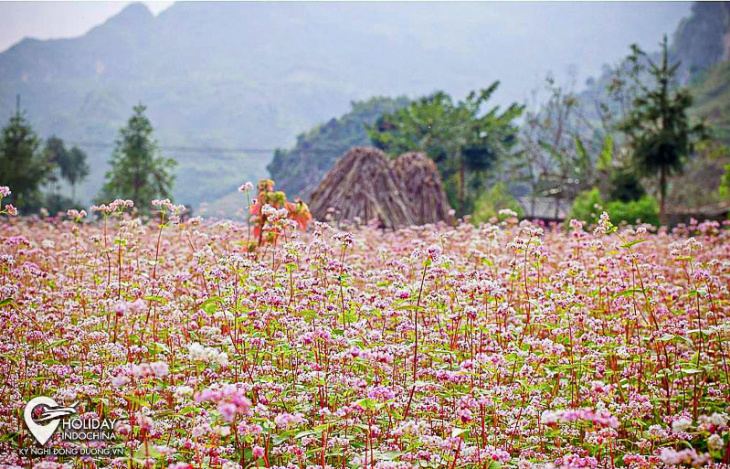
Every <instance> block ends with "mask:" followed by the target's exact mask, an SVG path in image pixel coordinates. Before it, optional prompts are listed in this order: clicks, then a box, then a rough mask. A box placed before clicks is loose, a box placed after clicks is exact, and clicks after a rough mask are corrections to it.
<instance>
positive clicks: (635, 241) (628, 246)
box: [621, 239, 649, 249]
mask: <svg viewBox="0 0 730 469" xmlns="http://www.w3.org/2000/svg"><path fill="white" fill-rule="evenodd" d="M646 241H649V240H648V239H636V240H634V241H631V242H630V243H626V244H622V245H621V247H622V248H624V249H628V248H630V247H633V246H636V245H637V244H641V243H645V242H646Z"/></svg>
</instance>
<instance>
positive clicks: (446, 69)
mask: <svg viewBox="0 0 730 469" xmlns="http://www.w3.org/2000/svg"><path fill="white" fill-rule="evenodd" d="M688 11H689V4H686V3H656V4H653V3H638V4H630V3H591V4H583V3H513V4H505V3H448V4H447V3H374V4H372V3H370V4H367V3H274V2H272V3H262V2H251V3H190V2H185V3H178V4H175V5H173V6H172V7H170V8H169V9H168V10H166V11H164V12H162V13H161V14H160V15H158V16H157V17H154V16H153V15H152V14H151V13H150V12H149V10H148V9H147V8H146V7H145V6H144V5H142V4H133V5H130V6H129V7H127V8H125V9H124V10H123V11H122V12H120V13H119V14H118V15H116V16H114V17H113V18H111V19H109V20H108V21H107V22H105V23H104V24H102V25H100V26H98V27H96V28H94V29H92V30H91V31H89V32H88V33H87V34H85V35H84V36H81V37H78V38H73V39H58V40H44V41H40V40H35V39H25V40H23V41H21V42H19V43H18V44H16V45H14V46H13V47H11V48H10V49H8V50H6V51H4V52H3V53H1V54H0V119H2V121H3V122H5V121H7V119H8V117H9V115H10V114H11V113H12V112H14V105H15V96H16V94H20V95H21V96H22V107H23V109H25V110H27V113H28V117H29V118H30V120H31V121H32V122H33V124H34V125H35V127H36V129H37V131H38V132H39V134H40V135H41V136H42V137H49V136H51V135H53V134H55V135H58V136H60V137H62V138H64V139H65V140H66V141H68V142H75V143H79V144H80V145H81V146H82V148H84V149H86V150H87V151H88V152H89V154H90V163H91V166H92V174H91V176H90V178H89V180H88V182H87V183H86V184H85V185H84V187H82V188H81V190H80V191H79V194H80V195H81V196H82V197H83V198H84V200H85V201H88V200H89V199H90V198H91V197H93V196H94V195H96V193H97V191H98V188H99V186H100V185H101V181H102V178H103V174H104V172H105V171H106V160H107V159H108V157H109V154H110V153H111V150H112V144H113V142H114V139H115V138H116V136H117V132H118V129H119V128H120V127H121V126H122V125H123V124H124V122H125V120H126V119H127V117H128V116H129V115H130V114H131V108H132V106H133V105H135V104H136V103H138V102H142V103H144V104H145V105H147V106H148V115H149V116H150V118H151V120H152V122H153V125H155V127H156V136H157V138H158V140H159V141H160V144H161V146H162V147H163V149H164V150H165V154H166V155H167V156H172V157H174V158H176V159H177V160H178V161H179V163H180V166H179V167H178V169H177V173H178V180H177V183H176V198H177V200H178V201H179V202H183V203H190V204H192V205H194V206H197V204H198V203H199V202H201V201H212V200H216V199H218V198H219V197H221V196H223V195H224V194H227V193H230V192H231V191H232V190H234V189H235V187H237V185H238V184H240V183H241V182H242V181H244V180H246V179H256V178H259V177H264V176H266V175H267V173H266V169H265V167H266V165H267V164H268V163H269V162H270V161H271V158H272V154H273V152H272V151H269V150H271V149H273V148H276V147H289V146H291V145H292V144H294V142H295V137H296V136H297V135H299V134H300V133H301V132H303V131H305V130H307V129H309V128H312V127H313V126H314V125H316V124H318V123H322V122H327V121H328V120H329V119H331V118H332V116H337V115H342V114H343V113H345V112H346V111H347V110H348V109H349V107H350V103H351V102H352V101H358V100H364V99H368V98H370V97H371V96H378V95H385V96H400V95H406V96H409V97H415V96H418V95H422V94H426V93H430V92H433V91H435V90H437V89H442V90H445V91H447V92H449V93H451V94H453V95H455V96H462V95H464V94H466V93H467V92H468V91H470V90H472V89H476V88H479V87H483V86H486V85H487V84H489V83H491V82H492V81H493V80H496V79H500V80H501V81H502V86H501V87H500V92H499V93H498V95H497V96H496V99H497V101H499V102H500V103H502V104H508V103H509V102H511V101H515V100H516V101H523V100H525V99H527V98H528V97H529V94H530V90H531V89H532V88H534V87H536V86H537V85H538V84H539V83H540V79H541V77H542V75H543V74H544V73H545V72H547V71H548V70H554V71H556V72H558V73H562V72H565V70H566V69H567V67H568V66H569V65H571V64H580V68H578V77H579V78H580V77H586V76H588V75H590V74H594V73H597V72H598V71H599V70H600V66H601V64H603V63H613V62H615V61H616V60H618V59H619V58H620V57H622V56H624V55H625V54H626V52H627V50H628V45H629V44H630V43H632V42H638V43H640V44H642V45H649V46H651V45H653V44H655V43H656V42H657V41H658V39H659V38H660V37H661V34H662V33H664V32H671V31H673V30H674V28H675V27H676V25H677V23H678V21H679V19H680V18H681V17H682V16H683V15H684V14H686V13H687V12H688ZM220 149H229V150H230V149H233V150H234V151H221V150H220Z"/></svg>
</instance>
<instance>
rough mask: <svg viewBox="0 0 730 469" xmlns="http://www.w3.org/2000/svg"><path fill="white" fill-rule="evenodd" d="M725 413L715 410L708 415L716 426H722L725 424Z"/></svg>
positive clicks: (726, 418)
mask: <svg viewBox="0 0 730 469" xmlns="http://www.w3.org/2000/svg"><path fill="white" fill-rule="evenodd" d="M727 420H728V417H727V414H725V413H722V414H721V413H718V412H715V413H714V414H712V415H711V416H710V423H711V424H713V425H715V426H716V427H724V426H725V425H726V424H727Z"/></svg>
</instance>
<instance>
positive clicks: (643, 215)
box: [570, 187, 659, 226]
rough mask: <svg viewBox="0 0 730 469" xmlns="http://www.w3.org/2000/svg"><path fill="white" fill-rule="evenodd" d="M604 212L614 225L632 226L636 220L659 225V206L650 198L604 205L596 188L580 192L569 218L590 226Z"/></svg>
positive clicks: (616, 201)
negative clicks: (624, 223) (627, 224)
mask: <svg viewBox="0 0 730 469" xmlns="http://www.w3.org/2000/svg"><path fill="white" fill-rule="evenodd" d="M603 211H606V212H607V213H608V215H609V216H610V217H611V221H612V222H613V223H614V224H619V223H620V222H622V221H625V222H626V223H629V224H634V223H636V222H637V220H640V221H641V222H642V223H651V224H652V225H659V204H658V203H657V201H656V199H654V198H653V197H651V196H648V195H644V196H643V197H641V198H639V199H638V200H629V201H626V202H624V201H621V200H613V201H611V202H609V203H608V204H606V203H605V202H604V201H603V197H601V193H600V191H599V190H598V188H597V187H594V188H593V189H591V190H589V191H584V192H581V193H580V194H579V195H578V197H577V198H576V199H575V201H574V202H573V208H572V210H571V212H570V218H574V219H576V220H581V221H584V222H586V225H588V226H589V225H592V224H594V223H596V222H597V221H598V219H599V218H600V216H601V213H603Z"/></svg>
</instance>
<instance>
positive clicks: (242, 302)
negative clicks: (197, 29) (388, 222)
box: [0, 201, 730, 469]
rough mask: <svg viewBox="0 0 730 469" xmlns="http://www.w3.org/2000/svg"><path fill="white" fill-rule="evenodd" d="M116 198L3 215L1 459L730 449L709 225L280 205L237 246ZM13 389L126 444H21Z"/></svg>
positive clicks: (208, 227) (567, 456)
mask: <svg viewBox="0 0 730 469" xmlns="http://www.w3.org/2000/svg"><path fill="white" fill-rule="evenodd" d="M125 207H127V205H125V204H124V202H123V201H119V202H118V203H116V205H114V204H112V205H110V206H103V207H96V209H97V211H99V212H100V214H101V215H102V216H103V217H102V218H101V219H100V220H99V221H95V222H92V223H88V222H86V221H84V219H83V215H84V214H83V213H81V214H79V213H71V214H70V215H69V216H68V217H65V218H64V219H45V220H39V219H18V218H7V219H3V220H2V221H1V222H0V249H1V254H0V315H1V316H2V317H1V318H0V324H2V326H1V327H2V334H0V372H1V374H2V385H1V386H0V439H1V441H0V453H1V454H2V455H1V456H0V463H2V464H4V465H8V466H17V467H31V465H34V466H35V467H56V466H57V465H65V466H68V467H81V466H84V467H97V466H116V467H168V466H170V467H175V468H178V469H179V468H183V467H195V468H198V467H200V468H202V467H225V468H227V469H228V468H230V469H233V468H238V467H244V468H248V467H287V468H311V467H322V466H326V467H331V468H356V467H357V468H360V467H362V468H365V467H373V468H404V469H405V468H448V469H453V468H462V467H469V468H491V469H495V468H499V467H518V468H533V467H534V468H537V467H556V468H579V467H580V468H613V467H634V468H649V467H665V466H667V467H669V466H708V467H718V468H719V467H729V466H728V463H729V462H730V449H729V444H728V440H729V438H730V434H729V429H728V423H729V422H728V415H729V414H730V231H729V230H728V229H727V227H725V226H723V225H722V224H719V223H716V222H712V223H709V222H708V223H703V224H693V225H691V226H686V227H679V228H675V229H673V230H671V231H667V230H664V229H662V230H659V231H658V232H655V231H653V230H649V231H648V232H647V230H646V229H645V228H643V227H640V228H638V229H636V230H634V229H631V228H620V229H618V230H616V229H615V228H613V227H612V226H611V225H610V222H608V220H606V219H605V218H604V219H603V220H602V223H601V225H600V226H599V227H598V228H597V229H595V230H590V231H589V230H584V229H582V228H581V227H580V225H579V224H576V223H573V225H572V226H571V227H569V228H566V227H557V228H553V229H550V230H547V229H546V230H543V229H541V228H539V227H537V226H536V225H533V224H530V223H528V222H521V223H519V224H518V223H517V222H516V221H514V220H507V221H504V222H501V223H499V224H496V225H482V226H481V227H479V228H475V227H473V226H472V225H469V224H461V225H458V226H456V227H450V226H446V225H443V226H439V227H434V226H425V227H414V228H410V229H403V230H400V231H397V232H388V231H385V232H383V231H381V230H379V229H377V228H375V227H373V226H360V227H352V226H351V227H346V228H347V230H348V231H349V232H346V231H340V230H338V229H336V228H334V227H330V226H328V225H324V224H320V223H315V224H314V225H313V226H311V227H310V229H309V231H308V232H298V231H296V228H295V227H293V226H291V225H292V224H291V223H286V221H287V220H283V221H282V222H281V223H280V226H279V227H278V229H279V231H280V232H279V235H278V237H277V239H276V245H275V244H273V243H266V244H263V245H262V246H260V247H258V248H257V249H256V250H254V251H252V252H251V251H249V248H248V245H249V241H250V240H251V238H252V237H253V234H252V233H251V231H250V229H249V227H248V226H247V225H246V224H245V223H238V222H232V221H201V220H199V219H189V220H185V219H182V220H181V219H180V217H179V216H177V215H176V212H177V211H178V210H179V207H175V206H172V205H169V204H167V203H165V202H161V203H158V204H157V205H156V206H155V209H156V210H157V209H159V210H160V211H165V212H166V216H164V217H162V221H163V222H164V224H158V223H156V222H155V221H152V222H148V223H140V221H139V219H132V218H131V217H130V216H129V215H128V214H124V209H125ZM272 213H273V212H272ZM34 396H48V397H51V398H53V399H55V400H56V401H57V402H59V403H63V404H64V405H70V404H71V403H74V402H76V401H79V404H78V407H77V409H78V411H79V413H80V414H81V415H82V416H105V417H110V418H114V419H118V420H119V421H120V423H119V424H118V426H117V429H116V433H117V436H118V440H117V442H116V443H115V444H116V445H119V446H122V447H124V448H125V451H126V454H127V456H126V457H125V458H119V459H112V460H97V461H93V460H68V459H67V460H56V461H40V460H37V459H35V460H32V461H31V460H29V459H26V458H23V457H21V456H20V455H19V453H18V450H19V449H20V448H25V447H28V446H32V445H36V444H37V443H35V441H34V440H33V438H32V437H31V436H30V435H29V433H28V431H27V430H26V428H25V425H24V423H23V420H22V414H23V408H24V406H25V404H26V403H27V402H28V401H29V400H30V399H31V398H32V397H34ZM54 438H55V439H52V440H51V441H50V442H49V443H48V445H55V446H63V445H69V444H75V443H68V442H61V441H60V440H59V439H58V438H56V437H54Z"/></svg>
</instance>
